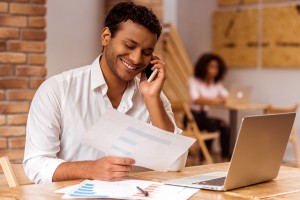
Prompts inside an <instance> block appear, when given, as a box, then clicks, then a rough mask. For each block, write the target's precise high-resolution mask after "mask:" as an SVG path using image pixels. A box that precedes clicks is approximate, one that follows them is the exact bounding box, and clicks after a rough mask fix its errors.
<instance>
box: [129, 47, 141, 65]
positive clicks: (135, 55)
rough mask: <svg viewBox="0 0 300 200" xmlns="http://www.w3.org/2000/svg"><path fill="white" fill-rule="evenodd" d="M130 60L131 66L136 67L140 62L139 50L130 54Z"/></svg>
mask: <svg viewBox="0 0 300 200" xmlns="http://www.w3.org/2000/svg"><path fill="white" fill-rule="evenodd" d="M130 59H131V60H132V62H133V64H135V65H138V64H140V63H141V62H142V53H141V51H139V50H135V51H133V52H132V53H131V54H130Z"/></svg>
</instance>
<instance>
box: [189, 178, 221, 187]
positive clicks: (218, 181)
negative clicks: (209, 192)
mask: <svg viewBox="0 0 300 200" xmlns="http://www.w3.org/2000/svg"><path fill="white" fill-rule="evenodd" d="M225 178H226V177H225V176H224V177H220V178H214V179H210V180H206V181H200V182H195V183H193V184H197V185H214V186H223V185H224V182H225Z"/></svg>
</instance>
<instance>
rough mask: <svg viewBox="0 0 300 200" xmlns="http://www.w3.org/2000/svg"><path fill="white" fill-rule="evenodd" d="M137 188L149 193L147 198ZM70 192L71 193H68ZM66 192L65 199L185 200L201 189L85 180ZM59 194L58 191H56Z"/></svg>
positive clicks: (124, 181)
mask: <svg viewBox="0 0 300 200" xmlns="http://www.w3.org/2000/svg"><path fill="white" fill-rule="evenodd" d="M137 186H138V187H140V188H142V189H143V190H144V191H147V192H148V196H145V195H144V194H143V193H142V192H140V191H139V190H138V189H137ZM67 190H69V191H67ZM67 190H65V189H64V188H62V189H60V190H59V191H66V193H65V194H64V196H63V198H67V199H68V198H116V199H149V200H150V199H153V200H154V199H161V200H165V199H172V200H185V199H188V198H190V197H191V196H192V195H193V194H195V193H196V192H197V191H199V189H196V188H187V187H178V186H171V185H164V184H162V183H159V182H153V181H143V180H123V181H115V182H107V181H98V180H85V181H83V182H81V183H80V184H79V185H77V186H76V188H74V187H73V189H70V187H68V188H67ZM56 192H58V191H56Z"/></svg>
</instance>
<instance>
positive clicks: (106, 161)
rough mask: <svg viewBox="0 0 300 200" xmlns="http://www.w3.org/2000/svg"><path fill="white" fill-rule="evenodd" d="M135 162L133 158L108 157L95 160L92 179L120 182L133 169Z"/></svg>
mask: <svg viewBox="0 0 300 200" xmlns="http://www.w3.org/2000/svg"><path fill="white" fill-rule="evenodd" d="M134 163H135V161H134V160H133V159H131V158H121V157H112V156H107V157H103V158H100V159H98V160H95V161H94V163H93V166H92V171H93V173H92V177H91V178H92V179H96V180H104V181H118V180H121V179H123V178H124V177H125V176H126V175H127V174H129V172H130V171H131V169H132V165H133V164H134Z"/></svg>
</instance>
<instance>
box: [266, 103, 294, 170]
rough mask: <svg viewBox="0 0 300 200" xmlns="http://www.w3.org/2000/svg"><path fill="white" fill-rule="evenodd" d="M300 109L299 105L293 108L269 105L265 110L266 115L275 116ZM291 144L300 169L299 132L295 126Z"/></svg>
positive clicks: (290, 140)
mask: <svg viewBox="0 0 300 200" xmlns="http://www.w3.org/2000/svg"><path fill="white" fill-rule="evenodd" d="M297 108H298V104H294V105H292V106H291V107H275V106H273V105H269V106H268V107H267V108H266V109H265V113H266V114H275V113H287V112H296V111H297ZM289 142H291V143H292V144H293V149H294V156H295V160H296V163H297V166H298V167H300V153H299V144H298V141H297V132H296V128H295V126H293V128H292V132H291V136H290V139H289Z"/></svg>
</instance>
